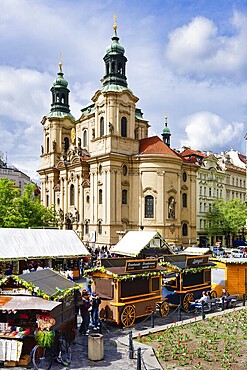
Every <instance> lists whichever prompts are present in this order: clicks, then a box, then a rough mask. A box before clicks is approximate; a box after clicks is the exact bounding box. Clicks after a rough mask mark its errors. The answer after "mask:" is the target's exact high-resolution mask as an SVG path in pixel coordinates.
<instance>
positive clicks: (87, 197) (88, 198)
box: [86, 195, 90, 203]
mask: <svg viewBox="0 0 247 370" xmlns="http://www.w3.org/2000/svg"><path fill="white" fill-rule="evenodd" d="M89 201H90V197H89V195H87V196H86V202H87V203H89Z"/></svg>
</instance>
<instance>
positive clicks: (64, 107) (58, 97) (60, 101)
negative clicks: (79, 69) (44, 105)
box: [49, 53, 74, 119]
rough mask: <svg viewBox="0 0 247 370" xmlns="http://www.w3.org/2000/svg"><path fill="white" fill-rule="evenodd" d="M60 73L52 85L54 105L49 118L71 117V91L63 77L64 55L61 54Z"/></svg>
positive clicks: (52, 104)
mask: <svg viewBox="0 0 247 370" xmlns="http://www.w3.org/2000/svg"><path fill="white" fill-rule="evenodd" d="M58 66H59V71H58V73H57V78H56V79H55V81H54V82H53V84H52V87H51V93H52V103H51V111H50V114H49V117H63V116H71V117H72V118H73V119H74V117H73V116H72V115H71V114H70V109H69V93H70V91H69V89H68V87H67V86H68V82H67V81H66V80H65V79H64V76H63V68H62V67H63V64H62V55H61V53H60V58H59V64H58Z"/></svg>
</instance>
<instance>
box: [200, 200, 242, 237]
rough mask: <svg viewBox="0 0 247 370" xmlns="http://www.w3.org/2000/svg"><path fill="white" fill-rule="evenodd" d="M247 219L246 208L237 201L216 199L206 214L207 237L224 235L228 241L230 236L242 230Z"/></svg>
mask: <svg viewBox="0 0 247 370" xmlns="http://www.w3.org/2000/svg"><path fill="white" fill-rule="evenodd" d="M246 219H247V207H246V204H245V203H244V202H241V201H240V200H239V199H233V200H230V201H228V202H225V201H224V200H222V199H217V200H215V202H214V203H213V204H212V207H211V209H210V210H209V211H208V212H207V233H208V235H209V236H215V235H224V236H225V237H226V238H227V239H229V237H230V235H234V234H237V233H239V232H241V231H242V230H243V228H244V227H245V224H246Z"/></svg>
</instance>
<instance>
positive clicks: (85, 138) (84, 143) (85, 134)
mask: <svg viewBox="0 0 247 370" xmlns="http://www.w3.org/2000/svg"><path fill="white" fill-rule="evenodd" d="M86 146H87V130H84V131H83V147H84V148H85V147H86Z"/></svg>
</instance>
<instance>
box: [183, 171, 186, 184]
mask: <svg viewBox="0 0 247 370" xmlns="http://www.w3.org/2000/svg"><path fill="white" fill-rule="evenodd" d="M186 181H187V173H186V172H183V182H186Z"/></svg>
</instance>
